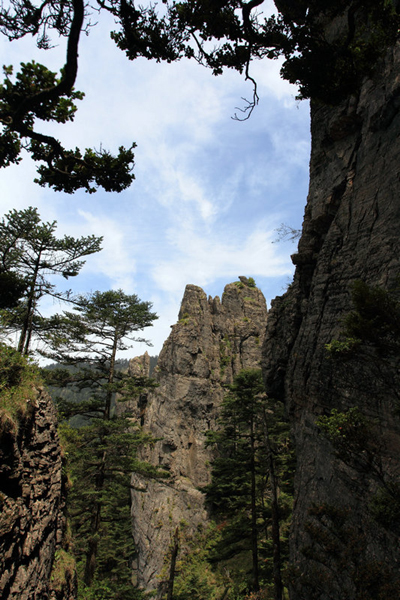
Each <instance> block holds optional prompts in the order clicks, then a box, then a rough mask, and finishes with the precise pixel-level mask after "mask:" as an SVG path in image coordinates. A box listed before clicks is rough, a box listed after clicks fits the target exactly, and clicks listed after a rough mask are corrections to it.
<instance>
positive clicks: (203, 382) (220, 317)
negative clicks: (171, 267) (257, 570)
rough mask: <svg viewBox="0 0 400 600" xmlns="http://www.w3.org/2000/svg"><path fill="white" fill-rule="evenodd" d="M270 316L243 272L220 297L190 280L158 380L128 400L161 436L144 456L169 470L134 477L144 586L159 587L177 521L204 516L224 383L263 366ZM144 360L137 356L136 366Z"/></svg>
mask: <svg viewBox="0 0 400 600" xmlns="http://www.w3.org/2000/svg"><path fill="white" fill-rule="evenodd" d="M266 319H267V309H266V303H265V299H264V296H263V295H262V293H261V292H260V290H258V289H257V288H256V287H252V286H251V285H249V281H248V280H247V279H246V278H244V277H242V278H241V281H239V282H236V283H232V284H229V285H227V286H226V287H225V291H224V293H223V296H222V299H221V300H220V299H219V298H218V297H216V298H214V299H212V298H208V299H207V296H206V294H205V293H204V291H203V290H202V289H201V288H199V287H197V286H194V285H188V286H187V287H186V290H185V294H184V297H183V300H182V305H181V309H180V313H179V321H178V323H177V324H176V325H174V326H173V327H172V331H171V334H170V336H169V338H168V340H167V341H166V342H165V344H164V347H163V349H162V352H161V354H160V357H159V360H158V364H157V368H156V371H155V374H154V377H155V379H156V380H157V382H158V384H159V387H158V388H157V389H156V390H155V391H154V392H152V393H151V394H150V395H149V396H148V397H147V398H146V399H144V398H141V399H139V401H138V402H137V404H134V405H132V406H131V408H133V410H134V413H135V414H136V416H137V417H139V418H140V419H141V422H142V424H143V425H144V428H145V429H146V430H148V431H150V432H151V433H152V434H153V435H154V436H155V437H156V438H159V441H157V442H156V443H155V445H154V447H153V448H152V449H151V450H149V451H148V452H147V454H146V455H145V458H146V459H147V460H149V461H150V462H151V463H153V464H154V465H157V466H160V467H162V468H163V469H165V470H167V471H168V472H169V474H170V478H169V479H168V480H166V481H165V482H164V483H161V482H157V481H148V480H147V481H144V480H141V479H140V478H139V477H137V476H134V477H133V486H134V487H135V488H136V489H135V490H134V491H133V494H132V516H133V532H134V538H135V544H136V547H137V552H138V561H137V571H136V573H137V580H138V584H139V585H140V586H141V587H143V588H145V589H147V590H150V589H156V588H159V587H160V583H161V580H162V577H160V575H161V571H162V568H163V563H164V556H165V554H166V552H167V551H168V549H169V546H170V544H171V540H172V537H173V535H174V532H175V530H176V527H177V526H179V525H181V524H183V523H186V526H185V535H186V536H190V535H191V534H192V533H193V532H195V531H196V528H197V526H198V525H200V524H205V523H206V522H207V513H206V510H205V507H204V497H203V494H202V493H201V491H199V488H201V487H202V486H204V485H206V484H207V483H208V482H209V467H208V465H209V461H210V458H211V454H210V450H209V449H208V448H206V447H205V432H206V431H207V430H209V429H210V428H213V427H214V426H215V423H216V418H217V415H218V408H219V406H220V404H221V401H222V399H223V397H224V394H225V390H224V385H225V384H230V383H232V381H233V378H234V376H235V375H236V374H237V373H238V372H239V371H240V370H241V369H243V368H259V367H260V360H261V348H262V343H263V335H264V331H265V325H266ZM145 363H146V360H145V359H144V360H143V361H139V362H138V361H137V360H135V361H134V363H133V364H132V365H131V368H132V372H133V374H138V373H139V372H141V370H143V366H144V365H145ZM146 364H147V363H146ZM138 370H139V371H138ZM144 491H146V493H144Z"/></svg>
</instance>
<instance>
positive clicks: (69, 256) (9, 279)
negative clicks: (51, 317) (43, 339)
mask: <svg viewBox="0 0 400 600" xmlns="http://www.w3.org/2000/svg"><path fill="white" fill-rule="evenodd" d="M56 227H57V222H56V221H53V222H47V223H43V222H42V221H41V219H40V216H39V213H38V211H37V209H36V208H32V207H29V208H27V209H24V210H20V211H18V210H15V209H13V210H11V211H10V212H9V213H7V214H6V215H5V217H3V219H2V220H1V222H0V261H1V262H0V284H1V286H2V287H4V288H7V286H8V285H10V284H11V291H10V292H9V293H8V295H7V296H8V298H9V299H8V300H7V299H6V298H7V296H6V297H5V298H4V297H3V305H4V304H5V305H6V306H3V310H2V322H3V325H4V327H5V328H6V329H7V330H11V331H19V332H20V336H19V342H18V350H19V352H23V353H24V354H27V353H28V350H29V346H30V343H31V339H32V335H33V334H35V335H39V336H43V335H44V332H45V331H46V330H47V327H48V326H49V322H48V320H47V319H43V318H42V317H41V315H40V312H39V302H40V300H41V299H42V298H43V297H44V296H51V297H53V298H56V299H58V300H61V299H63V300H66V299H68V293H63V292H59V291H58V290H57V288H56V286H55V284H54V283H52V277H53V276H54V275H61V276H62V277H64V279H69V278H70V277H76V275H78V273H79V271H80V270H81V268H82V267H83V265H84V264H85V261H83V260H82V258H83V257H85V256H89V255H90V254H93V253H95V252H99V251H100V250H101V247H100V244H101V241H102V238H99V237H96V236H94V235H90V236H87V237H81V238H73V237H71V236H67V235H65V236H64V237H63V238H57V237H56V236H55V235H54V232H55V231H56ZM7 305H8V306H7Z"/></svg>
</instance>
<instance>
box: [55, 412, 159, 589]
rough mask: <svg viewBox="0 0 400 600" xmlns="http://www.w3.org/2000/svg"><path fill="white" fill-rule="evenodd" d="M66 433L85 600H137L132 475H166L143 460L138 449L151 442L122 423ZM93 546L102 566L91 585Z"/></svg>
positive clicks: (71, 501)
mask: <svg viewBox="0 0 400 600" xmlns="http://www.w3.org/2000/svg"><path fill="white" fill-rule="evenodd" d="M61 434H62V438H63V444H64V447H65V451H66V453H67V458H68V464H69V476H70V479H71V489H70V492H69V517H70V521H71V526H72V532H73V539H74V553H75V557H76V559H77V564H78V578H79V582H80V595H79V597H80V598H82V599H85V600H88V599H89V598H96V599H101V598H104V600H108V598H110V597H112V598H113V599H115V600H128V599H130V600H135V599H136V598H138V592H137V590H135V588H134V587H133V586H132V583H131V569H132V560H133V556H134V551H135V549H134V544H133V538H132V531H131V518H130V476H131V473H132V472H136V473H141V474H143V475H145V476H154V477H159V476H160V473H159V472H158V470H157V469H155V468H153V467H151V466H150V465H148V464H146V463H144V462H143V461H140V460H139V459H138V457H137V452H138V449H139V448H140V447H142V446H143V445H144V444H147V443H149V442H150V441H151V437H150V436H148V435H146V434H143V433H142V432H141V431H140V430H139V429H138V428H137V427H136V428H135V427H132V423H131V422H130V421H129V420H127V419H122V418H119V419H111V420H106V421H102V422H101V423H100V424H99V423H95V424H93V425H89V426H86V427H82V428H80V429H72V428H70V427H69V426H68V425H63V426H62V428H61ZM95 523H96V525H97V526H96V527H95V526H94V525H95ZM93 545H96V565H95V569H94V574H93V579H92V580H91V581H87V580H86V583H87V585H86V584H85V571H86V570H87V565H86V562H87V555H88V548H90V547H92V546H93ZM102 588H103V590H102ZM103 594H104V595H103ZM107 594H108V595H107Z"/></svg>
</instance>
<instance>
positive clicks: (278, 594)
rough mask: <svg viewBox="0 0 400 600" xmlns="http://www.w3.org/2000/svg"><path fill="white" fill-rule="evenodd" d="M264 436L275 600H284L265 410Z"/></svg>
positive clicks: (275, 479) (275, 482)
mask: <svg viewBox="0 0 400 600" xmlns="http://www.w3.org/2000/svg"><path fill="white" fill-rule="evenodd" d="M264 436H265V445H266V447H267V452H268V468H269V477H270V481H271V497H272V501H271V513H272V544H273V573H274V600H282V595H283V584H282V561H281V536H280V521H279V504H278V481H277V478H276V476H275V463H274V457H273V454H272V448H271V440H270V437H269V431H268V421H267V415H266V413H265V409H264Z"/></svg>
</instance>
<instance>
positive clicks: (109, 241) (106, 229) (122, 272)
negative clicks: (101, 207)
mask: <svg viewBox="0 0 400 600" xmlns="http://www.w3.org/2000/svg"><path fill="white" fill-rule="evenodd" d="M79 215H80V216H81V217H82V218H83V219H84V221H85V223H87V227H86V228H85V229H86V231H88V230H89V231H90V232H91V234H93V235H97V236H101V235H102V236H103V237H104V239H103V242H102V251H101V252H100V253H99V254H95V255H94V256H93V257H92V260H91V261H90V262H89V263H88V267H87V268H86V269H85V270H86V275H89V274H90V273H91V272H92V273H96V274H97V275H101V274H102V275H106V276H107V277H108V278H109V280H110V282H111V286H110V287H112V288H114V289H119V288H121V289H123V290H125V291H126V292H127V293H132V292H133V290H134V274H135V271H136V265H135V260H134V259H133V257H132V256H131V255H130V253H129V249H128V247H127V239H126V232H125V231H124V226H123V225H122V224H121V223H119V222H117V221H116V220H114V219H112V218H110V217H104V216H95V215H93V214H91V213H89V212H87V211H84V210H80V211H79Z"/></svg>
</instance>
